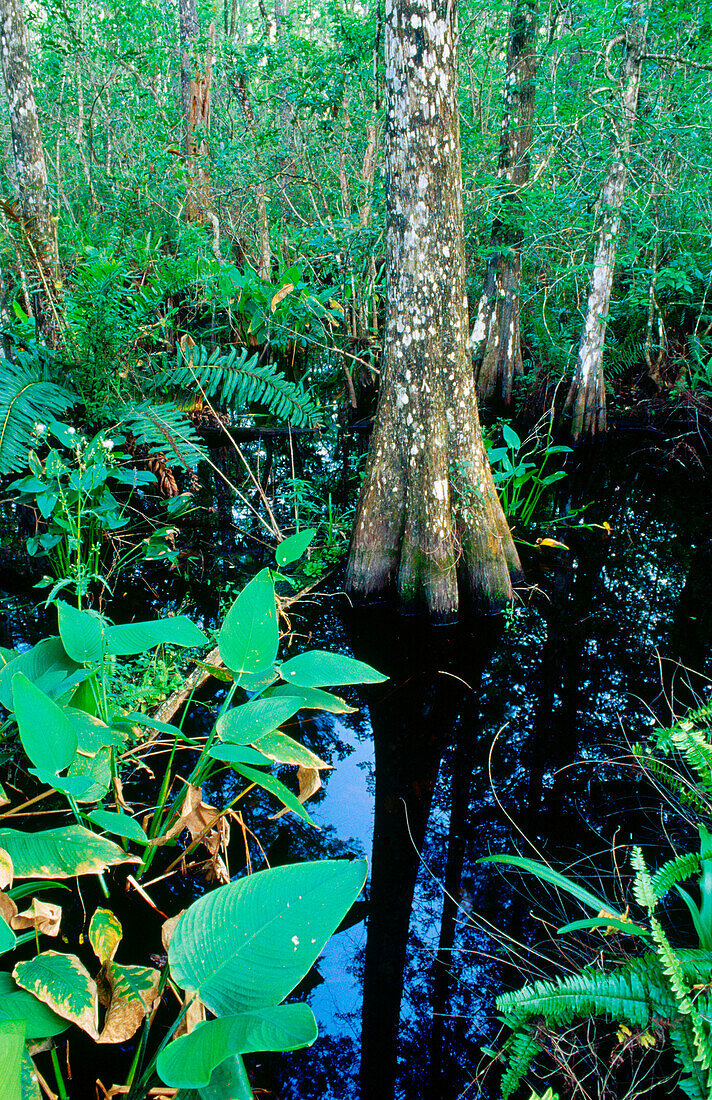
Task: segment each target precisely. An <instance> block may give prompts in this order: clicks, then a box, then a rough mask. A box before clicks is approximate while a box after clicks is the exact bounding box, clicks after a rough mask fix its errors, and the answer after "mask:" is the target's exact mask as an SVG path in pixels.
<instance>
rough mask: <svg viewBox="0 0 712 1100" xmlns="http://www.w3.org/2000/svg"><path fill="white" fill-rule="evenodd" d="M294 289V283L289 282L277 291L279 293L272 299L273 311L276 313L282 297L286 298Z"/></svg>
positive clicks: (271, 306) (271, 307) (271, 308)
mask: <svg viewBox="0 0 712 1100" xmlns="http://www.w3.org/2000/svg"><path fill="white" fill-rule="evenodd" d="M293 290H294V283H287V284H286V286H283V287H282V288H281V290H278V291H277V293H276V294H275V296H274V297H273V299H272V301H271V302H270V306H269V308H270V310H271V311H272V313H274V311H275V309H276V307H277V306H278V305H279V303H280V302H281V301H282V299H283V298H286V297H287V295H288V294H291V293H292V291H293Z"/></svg>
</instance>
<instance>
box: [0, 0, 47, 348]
mask: <svg viewBox="0 0 712 1100" xmlns="http://www.w3.org/2000/svg"><path fill="white" fill-rule="evenodd" d="M0 48H1V50H2V71H3V76H4V78H5V86H6V88H7V97H8V106H9V112H10V130H11V133H12V151H13V154H14V159H15V173H16V178H17V186H18V190H19V200H20V202H19V216H18V215H17V214H13V216H14V220H15V221H16V222H17V223H18V224H19V225H20V227H21V229H22V233H23V236H24V239H25V241H26V242H27V247H28V250H29V253H30V256H31V258H32V263H33V266H34V268H35V270H36V272H37V275H38V276H39V281H40V284H41V290H40V294H39V299H40V301H41V305H42V308H41V309H40V310H36V322H37V328H38V335H39V336H40V338H41V339H44V341H45V343H46V344H47V345H48V347H57V346H58V345H59V342H60V337H59V326H58V314H57V306H58V302H59V298H60V276H59V252H58V247H57V219H56V218H55V216H54V212H53V206H52V200H51V197H50V193H49V188H48V186H47V163H46V161H45V154H44V146H43V144H42V134H41V132H40V125H39V121H38V118H37V106H36V103H35V93H34V88H33V85H32V75H31V72H30V61H29V57H28V54H27V36H26V34H25V23H24V18H23V13H22V6H21V0H0Z"/></svg>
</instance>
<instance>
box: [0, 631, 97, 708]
mask: <svg viewBox="0 0 712 1100" xmlns="http://www.w3.org/2000/svg"><path fill="white" fill-rule="evenodd" d="M18 672H22V673H24V674H25V676H26V677H27V679H28V680H32V682H33V684H36V685H37V687H39V688H41V689H42V691H44V692H45V693H46V694H47V695H49V696H51V697H52V698H53V699H56V698H57V696H58V695H61V694H64V693H66V692H67V691H69V689H70V687H71V686H72V685H73V684H79V683H81V682H82V680H84V679H85V677H86V675H87V672H86V669H84V668H82V667H81V666H80V665H78V664H77V663H76V661H73V660H72V659H71V657H68V656H67V654H66V653H65V651H64V646H63V645H62V643H61V641H60V639H59V638H45V639H44V640H43V641H41V642H38V643H37V645H36V646H33V648H32V649H29V650H28V651H27V652H26V653H20V654H19V656H17V657H14V658H13V659H12V660H11V661H8V663H7V664H6V665H4V666H3V668H2V669H1V670H0V703H2V705H3V706H4V707H5V710H14V703H13V698H12V678H13V676H15V674H16V673H18Z"/></svg>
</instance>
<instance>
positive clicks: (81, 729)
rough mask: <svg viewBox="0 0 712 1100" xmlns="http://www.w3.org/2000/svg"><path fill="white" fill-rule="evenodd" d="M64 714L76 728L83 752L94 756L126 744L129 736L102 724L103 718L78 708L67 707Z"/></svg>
mask: <svg viewBox="0 0 712 1100" xmlns="http://www.w3.org/2000/svg"><path fill="white" fill-rule="evenodd" d="M64 713H65V714H66V715H67V718H68V719H69V721H70V722H71V723H72V726H73V727H74V732H75V733H76V735H77V742H78V744H79V748H80V750H81V751H82V752H88V753H92V754H94V753H97V752H99V750H100V749H104V748H107V747H109V746H111V745H114V746H115V747H116V748H121V747H122V746H123V745H125V744H126V737H127V735H126V734H125V733H121V732H120V731H119V730H116V729H114V728H113V727H112V726H107V724H106V722H102V720H101V718H97V717H96V715H94V714H88V713H87V712H86V711H85V710H80V709H79V708H77V707H65V708H64Z"/></svg>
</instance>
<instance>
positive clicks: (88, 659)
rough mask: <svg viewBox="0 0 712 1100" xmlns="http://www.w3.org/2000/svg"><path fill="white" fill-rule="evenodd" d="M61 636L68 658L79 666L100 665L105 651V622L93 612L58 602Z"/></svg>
mask: <svg viewBox="0 0 712 1100" xmlns="http://www.w3.org/2000/svg"><path fill="white" fill-rule="evenodd" d="M57 618H58V620H59V636H60V638H61V639H62V645H63V646H64V649H65V652H66V653H67V656H69V657H71V658H72V660H73V661H76V662H77V664H79V665H81V664H93V665H95V664H98V663H99V662H100V661H101V658H102V654H103V651H104V620H103V619H102V618H101V616H100V615H97V614H96V613H95V612H93V611H78V610H77V608H76V607H72V605H71V604H68V603H65V602H64V601H63V600H57Z"/></svg>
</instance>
